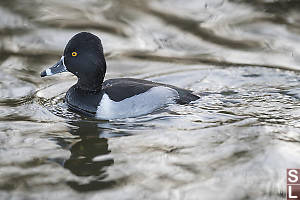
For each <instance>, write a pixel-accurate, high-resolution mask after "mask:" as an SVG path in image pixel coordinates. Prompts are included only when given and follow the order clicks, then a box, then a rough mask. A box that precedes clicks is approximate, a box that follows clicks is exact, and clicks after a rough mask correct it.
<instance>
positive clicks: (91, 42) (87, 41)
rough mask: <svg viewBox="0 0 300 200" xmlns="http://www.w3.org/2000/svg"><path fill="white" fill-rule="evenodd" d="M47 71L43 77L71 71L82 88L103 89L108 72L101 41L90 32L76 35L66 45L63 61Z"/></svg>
mask: <svg viewBox="0 0 300 200" xmlns="http://www.w3.org/2000/svg"><path fill="white" fill-rule="evenodd" d="M47 70H48V71H47ZM47 70H45V71H44V72H42V73H41V76H47V75H53V74H56V73H59V72H63V71H69V72H71V73H73V74H74V75H75V76H77V77H78V86H79V87H80V88H82V89H84V90H92V91H95V90H99V89H101V84H102V82H103V79H104V76H105V72H106V62H105V58H104V55H103V48H102V44H101V40H100V39H99V38H98V37H97V36H96V35H93V34H91V33H88V32H81V33H78V34H76V35H75V36H73V37H72V38H71V40H70V41H69V42H68V44H67V45H66V47H65V50H64V54H63V57H62V58H61V60H60V61H59V62H58V63H57V64H56V65H54V66H53V67H51V68H49V69H47Z"/></svg>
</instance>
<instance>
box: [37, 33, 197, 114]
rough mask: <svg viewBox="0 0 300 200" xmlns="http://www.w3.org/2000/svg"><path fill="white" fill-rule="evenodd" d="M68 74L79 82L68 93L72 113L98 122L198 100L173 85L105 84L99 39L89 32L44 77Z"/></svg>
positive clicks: (126, 81) (122, 80) (123, 81)
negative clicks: (96, 119)
mask: <svg viewBox="0 0 300 200" xmlns="http://www.w3.org/2000/svg"><path fill="white" fill-rule="evenodd" d="M64 71H69V72H71V73H73V74H74V75H76V76H77V77H78V82H77V83H76V84H75V85H73V86H72V87H71V88H70V89H69V90H68V91H67V93H66V97H65V99H66V103H67V105H68V107H69V108H70V109H71V110H74V111H76V112H79V113H82V114H84V115H89V116H95V117H96V118H99V119H117V118H127V117H135V116H140V115H144V114H148V113H151V112H153V111H154V110H157V109H159V108H162V107H164V106H166V105H168V104H172V103H178V104H187V103H190V102H191V101H195V100H197V99H199V97H198V96H197V95H194V94H193V93H192V91H190V90H186V89H181V88H178V87H175V86H172V85H167V84H162V83H156V82H152V81H147V80H141V79H133V78H118V79H109V80H106V81H104V82H103V80H104V76H105V72H106V62H105V58H104V55H103V49H102V44H101V41H100V39H99V38H98V37H97V36H95V35H93V34H91V33H87V32H82V33H78V34H76V35H75V36H74V37H73V38H72V39H71V40H70V41H69V43H68V44H67V46H66V48H65V51H64V55H63V56H62V58H61V59H60V61H59V62H58V63H56V64H55V65H54V66H52V67H51V68H49V69H47V70H45V71H43V72H42V73H41V76H42V77H43V76H49V75H53V74H56V73H60V72H64Z"/></svg>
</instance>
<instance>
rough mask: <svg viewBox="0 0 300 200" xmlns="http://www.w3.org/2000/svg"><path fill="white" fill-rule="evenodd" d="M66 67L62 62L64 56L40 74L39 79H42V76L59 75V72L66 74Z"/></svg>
mask: <svg viewBox="0 0 300 200" xmlns="http://www.w3.org/2000/svg"><path fill="white" fill-rule="evenodd" d="M67 71H68V70H67V67H66V65H65V62H64V56H62V57H61V59H60V60H59V61H58V62H57V63H56V64H55V65H53V66H52V67H50V68H48V69H46V70H44V71H42V72H41V77H44V76H52V75H54V74H58V73H61V72H67Z"/></svg>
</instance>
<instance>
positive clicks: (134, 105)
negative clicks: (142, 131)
mask: <svg viewBox="0 0 300 200" xmlns="http://www.w3.org/2000/svg"><path fill="white" fill-rule="evenodd" d="M178 98H179V95H178V92H177V91H176V90H174V89H171V88H167V87H163V86H158V87H153V88H151V89H150V90H148V91H147V92H145V93H141V94H139V95H136V96H133V97H130V98H127V99H124V100H122V101H120V102H114V101H112V100H111V99H110V98H109V97H108V95H107V94H104V95H103V97H102V100H101V101H100V104H99V106H98V109H97V113H96V117H97V118H99V119H121V118H128V117H136V116H139V115H144V114H148V113H151V112H152V111H154V110H156V109H158V108H161V107H162V106H165V105H166V104H171V103H175V99H178Z"/></svg>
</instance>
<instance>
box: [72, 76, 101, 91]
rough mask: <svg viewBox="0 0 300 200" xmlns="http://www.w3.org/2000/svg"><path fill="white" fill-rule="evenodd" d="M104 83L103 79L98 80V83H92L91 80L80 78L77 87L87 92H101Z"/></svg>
mask: <svg viewBox="0 0 300 200" xmlns="http://www.w3.org/2000/svg"><path fill="white" fill-rule="evenodd" d="M102 82H103V79H102V80H98V81H91V80H86V79H82V78H78V81H77V83H76V86H77V87H78V88H80V89H81V90H84V91H87V92H99V91H101V89H102Z"/></svg>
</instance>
